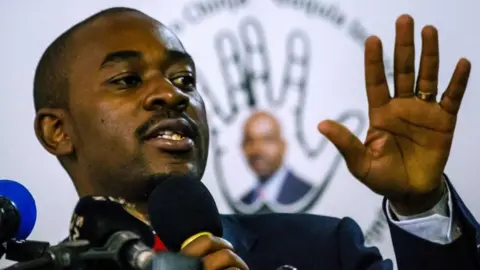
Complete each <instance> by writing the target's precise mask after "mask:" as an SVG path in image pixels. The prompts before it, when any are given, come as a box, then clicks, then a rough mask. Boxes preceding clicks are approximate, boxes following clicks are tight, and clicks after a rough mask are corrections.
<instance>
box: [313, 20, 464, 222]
mask: <svg viewBox="0 0 480 270" xmlns="http://www.w3.org/2000/svg"><path fill="white" fill-rule="evenodd" d="M396 32H397V33H396V41H395V53H394V55H395V58H394V62H395V63H394V70H395V74H394V84H395V91H394V92H395V96H394V97H393V98H392V97H391V96H390V94H389V89H388V84H387V81H386V78H385V71H384V66H383V57H382V54H383V52H382V44H381V41H380V40H379V39H378V38H377V37H374V36H372V37H370V38H368V39H367V40H366V43H365V45H366V46H365V82H366V89H367V96H368V103H369V119H370V126H369V130H368V133H367V138H366V140H365V143H362V142H361V141H360V140H359V139H358V138H357V137H356V136H355V135H353V134H352V133H351V132H350V131H349V130H348V129H347V128H345V127H344V126H342V125H340V124H338V123H336V122H334V121H329V120H327V121H323V122H321V123H320V124H319V126H318V129H319V131H320V132H321V133H322V134H324V135H325V136H326V137H327V138H328V139H329V140H330V141H331V142H332V143H333V144H335V146H336V147H337V148H338V149H339V151H340V152H341V153H342V155H343V156H344V158H345V161H346V163H347V166H348V168H349V170H350V172H351V173H352V174H353V175H354V176H355V177H356V178H358V179H359V180H360V181H362V182H363V183H364V184H365V185H367V186H368V187H369V188H370V189H372V190H373V191H374V192H376V193H378V194H381V195H384V196H386V197H387V198H388V199H389V200H390V201H391V202H392V203H394V204H395V206H396V208H397V206H399V207H398V208H399V210H400V209H401V211H403V213H405V214H413V213H415V212H420V211H425V210H427V209H428V208H429V207H432V206H433V204H435V202H436V201H438V199H439V197H440V195H441V194H442V193H443V190H444V187H443V181H442V173H443V170H444V168H445V165H446V163H447V160H448V156H449V153H450V148H451V144H452V139H453V133H454V129H455V123H456V117H457V113H458V111H459V108H460V103H461V100H462V97H463V94H464V92H465V89H466V86H467V81H468V77H469V74H470V63H469V61H468V60H466V59H462V60H460V61H459V62H458V64H457V67H456V69H455V71H454V73H453V76H452V78H451V80H450V84H449V86H448V87H447V89H446V91H445V92H444V94H443V96H442V98H441V99H440V101H439V102H436V98H435V97H436V94H437V87H438V86H437V84H438V68H439V56H438V54H439V53H438V35H437V30H436V29H435V28H434V27H432V26H426V27H425V28H424V29H423V31H422V42H423V46H422V53H421V59H420V70H419V73H418V77H417V80H416V83H415V57H414V39H413V19H412V18H411V17H410V16H408V15H403V16H400V17H399V18H398V20H397V23H396ZM421 96H424V97H430V98H429V99H428V100H427V99H425V98H424V99H422V98H419V97H421Z"/></svg>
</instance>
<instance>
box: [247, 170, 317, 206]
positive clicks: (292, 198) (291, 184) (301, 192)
mask: <svg viewBox="0 0 480 270" xmlns="http://www.w3.org/2000/svg"><path fill="white" fill-rule="evenodd" d="M311 188H312V185H310V184H309V183H308V182H307V181H305V180H303V179H301V178H300V177H298V176H296V175H295V174H293V173H292V172H291V171H290V170H288V172H287V175H286V178H285V182H284V183H283V186H282V188H281V189H280V193H279V194H278V197H277V201H278V202H279V203H280V204H292V203H295V202H297V201H298V200H300V199H301V198H303V196H305V194H307V192H308V191H310V189H311ZM257 197H258V194H257V192H256V190H255V189H253V190H251V191H250V192H248V193H247V194H246V195H245V196H243V197H242V199H241V201H242V202H243V203H245V204H252V203H253V202H255V200H256V199H257Z"/></svg>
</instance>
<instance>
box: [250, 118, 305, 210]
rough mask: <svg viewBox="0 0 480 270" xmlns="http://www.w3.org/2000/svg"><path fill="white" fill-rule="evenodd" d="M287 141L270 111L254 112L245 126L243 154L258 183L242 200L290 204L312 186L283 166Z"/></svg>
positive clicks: (251, 202) (301, 196)
mask: <svg viewBox="0 0 480 270" xmlns="http://www.w3.org/2000/svg"><path fill="white" fill-rule="evenodd" d="M286 144H287V142H286V141H285V139H284V138H283V137H282V132H281V128H280V123H278V121H277V119H276V118H275V117H274V116H273V115H271V114H269V113H267V112H255V113H253V114H252V115H251V116H250V117H249V118H248V119H247V121H246V122H245V125H244V127H243V144H242V146H243V153H244V156H245V158H246V159H247V161H248V164H249V165H250V168H251V169H252V170H253V171H254V173H255V175H256V176H257V177H258V186H257V187H256V188H254V189H252V190H251V191H249V192H248V193H247V194H245V195H244V196H243V197H242V199H241V201H242V202H243V203H245V204H253V203H256V202H258V201H261V202H265V203H277V204H282V205H289V204H293V203H296V202H297V201H298V200H300V199H301V198H303V196H305V194H307V192H308V191H310V189H311V188H312V185H310V184H309V183H308V182H307V181H305V180H303V179H301V178H300V177H298V176H297V175H295V174H294V173H293V172H292V170H290V169H289V168H287V167H286V165H284V156H285V150H286V149H285V148H286Z"/></svg>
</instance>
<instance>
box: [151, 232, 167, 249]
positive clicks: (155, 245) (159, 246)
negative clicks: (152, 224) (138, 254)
mask: <svg viewBox="0 0 480 270" xmlns="http://www.w3.org/2000/svg"><path fill="white" fill-rule="evenodd" d="M153 251H155V252H156V253H160V252H165V251H167V247H166V246H165V244H164V243H163V242H162V240H160V237H158V236H157V235H156V234H155V242H154V243H153Z"/></svg>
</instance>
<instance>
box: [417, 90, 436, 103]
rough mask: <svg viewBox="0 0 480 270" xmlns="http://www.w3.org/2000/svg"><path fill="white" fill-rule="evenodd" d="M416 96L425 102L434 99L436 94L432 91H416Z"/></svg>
mask: <svg viewBox="0 0 480 270" xmlns="http://www.w3.org/2000/svg"><path fill="white" fill-rule="evenodd" d="M416 96H417V98H418V99H420V100H423V101H426V102H432V101H435V97H436V94H435V93H432V92H423V91H418V92H417V94H416Z"/></svg>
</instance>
